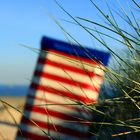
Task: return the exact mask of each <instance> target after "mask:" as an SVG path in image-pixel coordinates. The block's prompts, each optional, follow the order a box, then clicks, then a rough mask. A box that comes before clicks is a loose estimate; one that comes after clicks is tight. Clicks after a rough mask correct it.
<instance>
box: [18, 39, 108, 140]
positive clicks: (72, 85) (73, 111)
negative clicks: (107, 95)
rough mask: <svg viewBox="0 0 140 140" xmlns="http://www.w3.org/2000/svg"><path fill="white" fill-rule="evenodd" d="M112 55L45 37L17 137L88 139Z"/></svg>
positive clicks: (19, 139) (34, 139) (41, 139)
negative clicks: (94, 108)
mask: <svg viewBox="0 0 140 140" xmlns="http://www.w3.org/2000/svg"><path fill="white" fill-rule="evenodd" d="M108 58H109V54H108V53H104V52H100V51H96V50H92V49H89V48H82V47H79V46H76V45H71V44H68V43H64V42H61V41H56V40H53V39H49V38H45V37H44V38H43V39H42V49H41V52H40V55H39V59H38V62H37V66H36V69H35V72H34V76H33V79H32V83H31V86H30V89H29V93H28V96H27V101H26V105H25V109H24V112H23V117H22V119H21V124H20V126H19V131H18V133H17V137H16V140H22V139H31V140H47V139H49V140H51V139H56V140H58V139H62V140H81V139H87V134H88V129H89V124H88V123H86V122H88V121H91V120H92V112H91V111H90V109H88V107H87V104H92V103H95V102H96V101H97V99H98V94H99V89H100V86H101V83H102V81H103V74H104V69H105V65H106V64H107V62H108Z"/></svg>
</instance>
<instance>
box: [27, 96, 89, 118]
mask: <svg viewBox="0 0 140 140" xmlns="http://www.w3.org/2000/svg"><path fill="white" fill-rule="evenodd" d="M28 99H31V100H33V101H34V100H39V101H44V102H46V105H47V104H50V105H51V104H54V105H58V106H63V107H65V108H67V109H71V110H74V111H78V112H79V113H80V112H84V113H86V114H89V113H90V115H91V111H89V110H88V109H86V110H85V109H83V108H78V107H77V105H78V104H76V105H69V104H67V105H66V104H63V103H58V102H54V101H51V100H48V99H47V98H39V97H36V96H33V95H28ZM28 99H27V100H28ZM44 105H45V104H44ZM34 106H36V105H34Z"/></svg>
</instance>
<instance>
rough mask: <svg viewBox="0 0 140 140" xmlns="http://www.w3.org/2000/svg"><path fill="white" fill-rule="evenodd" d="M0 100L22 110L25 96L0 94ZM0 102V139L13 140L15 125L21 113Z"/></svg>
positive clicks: (15, 130)
mask: <svg viewBox="0 0 140 140" xmlns="http://www.w3.org/2000/svg"><path fill="white" fill-rule="evenodd" d="M0 98H1V100H3V101H4V102H6V103H8V104H9V105H12V106H13V107H15V108H17V109H18V110H20V111H21V112H22V110H23V107H24V104H25V96H0ZM9 105H7V104H4V103H2V102H0V140H14V139H15V136H16V132H17V125H18V124H19V122H20V119H21V116H22V115H21V113H20V112H18V111H17V110H15V109H14V108H12V107H10V106H9Z"/></svg>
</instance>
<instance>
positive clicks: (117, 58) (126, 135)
mask: <svg viewBox="0 0 140 140" xmlns="http://www.w3.org/2000/svg"><path fill="white" fill-rule="evenodd" d="M55 2H56V4H57V5H58V6H59V8H60V9H61V10H62V11H63V12H64V13H66V14H67V15H68V16H69V17H70V18H71V21H67V19H66V20H65V21H66V22H69V23H70V24H71V26H79V27H81V29H83V30H84V31H86V32H87V33H88V34H89V36H90V37H91V38H94V39H95V40H96V41H97V42H98V43H100V44H101V45H102V46H103V47H105V48H106V50H108V52H110V54H111V62H110V64H109V66H108V67H107V68H106V69H105V76H104V81H105V82H104V84H103V86H102V88H101V91H100V97H99V101H98V103H96V104H90V105H87V104H82V103H77V102H76V105H81V106H84V107H85V108H87V109H88V110H91V111H92V112H93V116H94V117H95V118H96V119H95V120H94V119H93V120H92V121H90V122H87V123H90V130H89V135H88V138H87V139H93V140H94V139H95V140H112V139H114V140H121V139H126V140H127V139H128V140H129V139H131V140H133V139H134V140H137V139H139V137H140V96H139V94H140V39H139V36H140V25H139V19H138V18H139V16H137V14H136V13H138V12H140V9H139V8H140V6H139V3H138V2H137V1H136V0H132V2H133V6H134V8H131V7H128V8H129V13H127V12H126V11H125V10H124V8H123V7H122V6H121V4H120V3H119V2H116V4H117V5H118V6H119V8H120V10H119V11H116V10H112V8H111V7H110V5H109V4H108V3H107V1H105V3H106V6H107V7H108V14H106V13H105V12H104V11H102V9H101V8H100V7H99V6H98V4H97V3H96V2H95V1H94V0H90V2H91V5H92V6H93V8H94V9H96V10H97V11H98V12H99V14H100V15H101V16H102V18H103V19H104V22H103V23H98V22H96V21H93V20H90V19H87V18H85V17H74V16H73V15H71V14H70V13H69V12H68V11H67V10H66V9H65V8H64V7H63V6H62V5H61V4H60V3H59V2H57V1H55ZM117 17H120V18H121V20H122V22H125V24H127V27H128V28H131V30H129V31H128V30H126V29H123V28H122V27H120V24H119V23H118V21H117ZM50 18H52V20H53V21H54V22H55V23H56V24H57V25H58V26H59V27H60V28H61V30H62V31H63V33H64V34H65V36H66V38H67V40H68V41H69V42H70V43H76V44H78V45H79V46H81V48H84V47H83V46H82V45H81V43H80V42H78V41H77V40H76V38H74V37H73V36H72V35H71V34H70V33H69V32H68V31H67V30H66V29H65V28H64V27H63V26H62V25H61V23H60V22H58V20H57V19H55V18H54V17H53V16H50ZM121 20H120V21H119V22H121ZM83 21H84V22H85V23H88V24H91V25H92V27H93V28H92V27H88V26H87V25H84V24H83ZM99 28H102V29H103V30H105V32H103V30H100V29H99ZM132 30H133V32H132ZM106 31H108V32H111V33H112V34H111V35H110V34H108V33H107V32H106ZM105 38H108V40H107V39H105ZM109 41H114V42H116V44H117V45H120V46H123V47H124V49H123V50H120V51H119V52H117V49H116V50H115V49H112V47H111V46H110V43H109ZM26 47H27V46H26ZM27 48H29V47H27ZM121 48H122V47H121ZM31 50H32V51H35V52H38V51H39V50H34V49H33V48H31ZM121 51H122V52H121ZM87 55H88V54H87ZM0 101H1V102H2V103H3V104H6V105H7V106H9V107H12V108H14V109H15V110H17V111H18V112H20V113H22V115H24V114H23V112H21V111H20V110H18V109H17V108H15V107H13V106H12V105H10V104H8V103H6V102H4V101H3V100H0ZM48 105H49V104H46V105H45V106H48ZM51 105H52V104H51ZM10 115H12V114H10ZM94 117H93V118H94ZM14 121H15V123H16V120H14ZM31 121H32V120H31ZM33 123H34V124H35V125H37V124H36V123H35V122H33ZM37 127H38V128H39V126H37ZM39 129H41V128H39ZM42 131H43V130H42ZM43 132H44V131H43ZM21 133H22V132H21ZM44 133H46V132H44ZM46 135H48V134H46ZM60 139H61V138H60Z"/></svg>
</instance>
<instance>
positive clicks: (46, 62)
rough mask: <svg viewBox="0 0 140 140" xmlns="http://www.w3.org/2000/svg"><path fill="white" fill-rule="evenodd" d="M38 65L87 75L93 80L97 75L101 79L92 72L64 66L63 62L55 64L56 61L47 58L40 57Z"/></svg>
mask: <svg viewBox="0 0 140 140" xmlns="http://www.w3.org/2000/svg"><path fill="white" fill-rule="evenodd" d="M38 64H47V65H51V66H53V67H57V68H61V69H63V70H68V71H72V72H75V73H78V74H82V75H86V76H89V77H91V78H93V77H94V76H95V75H96V76H99V77H101V76H100V75H97V74H95V73H93V72H90V71H88V70H86V69H84V68H83V69H82V68H77V67H75V66H69V65H66V64H63V63H61V62H54V61H51V60H49V59H47V58H41V57H40V58H39V60H38ZM81 66H82V65H81Z"/></svg>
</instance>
